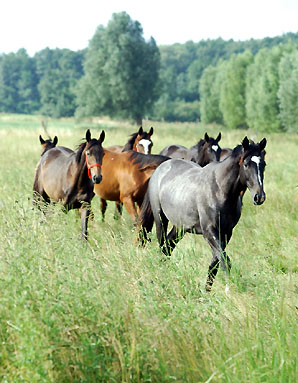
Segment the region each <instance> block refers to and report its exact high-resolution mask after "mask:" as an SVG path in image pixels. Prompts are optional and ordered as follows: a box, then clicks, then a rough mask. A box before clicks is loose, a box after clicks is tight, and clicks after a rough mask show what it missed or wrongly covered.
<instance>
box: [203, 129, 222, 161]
mask: <svg viewBox="0 0 298 383" xmlns="http://www.w3.org/2000/svg"><path fill="white" fill-rule="evenodd" d="M204 139H205V141H206V142H205V144H204V146H203V150H204V154H205V158H206V162H207V163H209V162H215V161H219V159H220V153H221V147H220V146H219V144H218V143H219V141H220V139H221V133H219V134H218V136H217V137H216V138H215V139H214V138H212V137H209V136H208V134H207V133H206V134H205V137H204Z"/></svg>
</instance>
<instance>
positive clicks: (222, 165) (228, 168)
mask: <svg viewBox="0 0 298 383" xmlns="http://www.w3.org/2000/svg"><path fill="white" fill-rule="evenodd" d="M216 166H217V168H216V169H217V179H218V180H219V183H220V188H221V190H222V191H223V192H224V194H226V195H228V196H229V197H231V198H235V200H237V199H238V197H239V195H240V193H241V192H242V191H245V190H246V185H243V184H242V183H241V180H240V164H239V160H237V159H235V158H230V157H229V158H227V159H226V160H225V161H224V162H219V163H216Z"/></svg>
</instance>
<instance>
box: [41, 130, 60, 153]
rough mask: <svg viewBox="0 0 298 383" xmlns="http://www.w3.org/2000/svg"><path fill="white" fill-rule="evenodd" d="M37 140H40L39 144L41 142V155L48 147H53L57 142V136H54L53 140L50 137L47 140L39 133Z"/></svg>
mask: <svg viewBox="0 0 298 383" xmlns="http://www.w3.org/2000/svg"><path fill="white" fill-rule="evenodd" d="M39 141H40V144H41V148H42V149H41V156H43V155H44V153H45V152H46V151H47V150H49V149H52V148H54V147H55V146H56V145H57V143H58V137H57V136H55V137H54V140H53V141H52V139H51V138H49V139H48V140H44V139H43V138H42V137H41V135H39Z"/></svg>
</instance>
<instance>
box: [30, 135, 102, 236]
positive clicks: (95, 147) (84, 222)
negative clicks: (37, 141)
mask: <svg viewBox="0 0 298 383" xmlns="http://www.w3.org/2000/svg"><path fill="white" fill-rule="evenodd" d="M104 138H105V132H104V131H102V132H101V134H100V137H99V139H98V140H97V139H95V138H91V133H90V130H89V129H88V130H87V131H86V142H84V143H82V144H81V145H80V146H79V148H78V150H77V152H74V151H73V150H71V149H69V148H65V147H63V146H55V147H52V148H50V149H48V150H46V151H45V152H44V153H43V155H42V156H41V159H40V161H39V163H38V164H37V167H36V171H35V180H34V185H33V191H34V195H33V202H34V204H35V205H37V206H39V202H40V201H45V202H46V203H50V202H51V201H53V202H61V203H62V205H63V206H64V207H65V209H66V210H71V209H79V210H80V213H81V235H82V238H85V239H87V226H88V218H89V215H90V203H91V200H92V198H93V197H94V191H93V188H94V185H96V184H99V183H100V182H101V181H102V174H101V166H102V159H103V156H104V150H103V147H102V142H103V141H104ZM54 141H56V140H55V139H54ZM57 141H58V140H57ZM41 143H42V141H41ZM53 143H54V142H53ZM42 145H43V143H42Z"/></svg>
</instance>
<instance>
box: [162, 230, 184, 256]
mask: <svg viewBox="0 0 298 383" xmlns="http://www.w3.org/2000/svg"><path fill="white" fill-rule="evenodd" d="M184 234H185V232H184V231H183V230H178V229H177V227H176V226H173V227H172V229H171V231H170V232H169V234H168V235H167V240H166V245H167V252H168V254H169V255H171V254H172V252H173V250H174V249H175V247H176V246H177V244H178V242H179V241H181V239H182V238H183V237H184Z"/></svg>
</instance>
